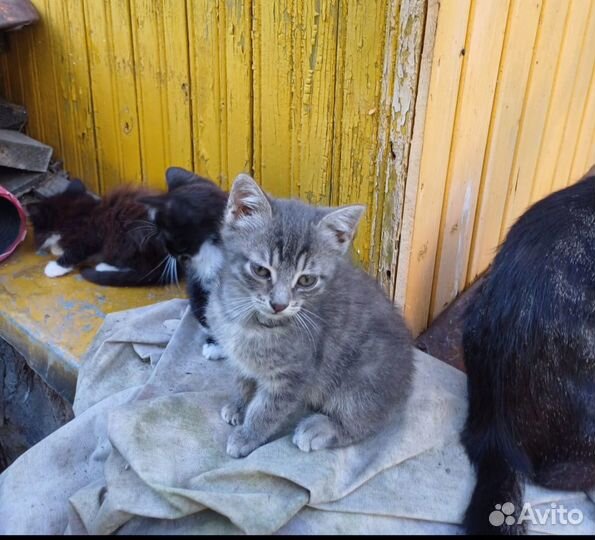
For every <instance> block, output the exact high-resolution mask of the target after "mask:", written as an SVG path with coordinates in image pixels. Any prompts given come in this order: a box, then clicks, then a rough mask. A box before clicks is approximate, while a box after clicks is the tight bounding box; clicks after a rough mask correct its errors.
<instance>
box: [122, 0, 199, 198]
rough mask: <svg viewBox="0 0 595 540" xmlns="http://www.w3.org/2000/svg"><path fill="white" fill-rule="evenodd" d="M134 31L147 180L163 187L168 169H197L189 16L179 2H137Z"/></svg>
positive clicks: (132, 10)
mask: <svg viewBox="0 0 595 540" xmlns="http://www.w3.org/2000/svg"><path fill="white" fill-rule="evenodd" d="M131 27H132V40H133V52H134V66H135V71H134V74H135V82H136V87H137V89H138V91H137V104H138V119H139V135H140V149H141V159H142V176H143V180H144V182H145V183H146V184H148V185H151V186H153V187H156V188H163V187H164V185H165V181H164V171H165V170H166V168H167V167H168V166H170V165H177V166H181V167H188V168H191V167H192V145H191V137H190V125H189V122H188V119H189V118H190V80H189V76H188V41H187V40H188V36H187V32H186V13H185V10H183V9H180V3H179V2H178V1H176V0H162V1H160V2H154V1H152V0H135V1H134V2H132V3H131Z"/></svg>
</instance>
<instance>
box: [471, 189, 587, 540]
mask: <svg viewBox="0 0 595 540" xmlns="http://www.w3.org/2000/svg"><path fill="white" fill-rule="evenodd" d="M463 348H464V354H465V365H466V367H467V373H468V389H469V413H468V418H467V422H466V425H465V429H464V432H463V434H462V442H463V444H464V446H465V449H466V451H467V454H468V455H469V458H470V460H471V462H472V463H473V465H474V466H475V468H476V471H477V485H476V486H475V491H474V492H473V496H472V499H471V502H470V504H469V507H468V508H467V512H466V515H465V521H464V523H465V527H466V530H467V532H469V533H476V534H477V533H479V534H481V533H491V534H494V533H500V534H519V533H522V532H524V531H525V527H524V524H523V523H521V524H519V523H517V521H518V517H519V513H520V511H521V510H522V505H523V501H522V499H523V481H524V479H529V480H531V481H533V482H535V483H537V484H540V485H542V486H545V487H547V488H552V489H565V490H587V489H590V488H593V487H595V177H590V178H586V179H584V180H582V181H580V182H578V183H577V184H575V185H573V186H570V187H568V188H566V189H563V190H561V191H558V192H557V193H554V194H552V195H550V196H548V197H547V198H545V199H543V200H542V201H540V202H538V203H536V204H535V205H534V206H533V207H531V208H530V209H529V210H528V211H527V212H526V213H525V214H524V215H523V216H521V217H520V219H519V220H518V221H517V222H516V224H515V225H514V226H513V227H512V228H511V229H510V232H509V233H508V236H507V238H506V241H505V242H504V244H503V245H502V247H501V249H500V250H499V253H498V255H497V256H496V259H495V261H494V264H493V267H492V268H491V270H490V271H489V274H488V277H487V279H486V281H485V283H484V284H483V286H482V287H481V288H480V290H479V291H478V292H477V295H476V296H475V297H474V299H473V300H472V304H471V305H470V307H469V309H468V312H467V314H466V321H465V328H464V334H463ZM507 502H509V503H512V504H513V505H514V509H515V511H514V513H513V517H514V518H515V523H514V524H512V525H508V524H506V523H503V524H502V525H501V526H492V525H490V523H489V520H488V516H489V515H490V513H491V512H493V511H494V509H495V506H496V505H502V504H504V503H507Z"/></svg>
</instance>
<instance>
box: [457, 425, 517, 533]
mask: <svg viewBox="0 0 595 540" xmlns="http://www.w3.org/2000/svg"><path fill="white" fill-rule="evenodd" d="M493 435H494V434H493V433H492V434H491V436H490V435H487V436H485V437H484V439H483V440H478V439H477V437H474V436H473V435H471V434H470V433H469V431H468V430H465V431H464V432H463V436H462V442H463V445H464V446H465V449H466V450H467V454H468V455H469V458H470V460H471V462H472V463H473V465H474V467H475V471H476V476H477V480H476V484H475V489H474V490H473V495H472V496H471V502H470V503H469V506H468V507H467V510H466V512H465V517H464V520H463V525H464V527H465V531H466V533H467V534H479V535H492V534H496V535H514V534H524V533H525V524H524V523H519V516H520V514H521V511H522V507H523V486H524V478H523V474H522V473H521V472H520V471H521V470H523V469H525V468H526V464H525V463H522V462H523V461H524V460H525V457H524V456H523V455H522V452H521V453H517V452H515V451H514V450H512V452H511V451H510V450H511V449H508V450H506V449H504V448H502V447H501V445H500V444H498V442H497V440H495V438H494V437H493ZM500 442H502V440H500ZM511 454H512V455H511ZM514 454H517V456H516V457H517V458H518V459H520V460H521V463H516V459H515V456H514Z"/></svg>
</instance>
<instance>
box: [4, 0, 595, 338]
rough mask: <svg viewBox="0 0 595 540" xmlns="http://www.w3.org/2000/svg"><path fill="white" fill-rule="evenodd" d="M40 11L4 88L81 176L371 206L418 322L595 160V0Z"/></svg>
mask: <svg viewBox="0 0 595 540" xmlns="http://www.w3.org/2000/svg"><path fill="white" fill-rule="evenodd" d="M34 3H35V5H36V7H37V8H38V10H39V12H40V14H41V22H40V23H38V24H36V25H34V26H32V27H30V28H26V29H23V30H20V31H18V32H16V33H13V34H11V35H10V38H9V43H8V45H9V48H8V49H9V50H8V51H7V52H6V53H4V54H3V55H2V56H1V60H0V75H1V77H2V90H3V93H4V95H5V97H7V98H8V99H10V100H12V101H14V102H17V103H22V104H24V105H26V106H27V109H28V111H29V116H30V120H29V125H28V128H27V129H28V132H29V134H31V135H32V136H33V137H36V138H38V139H40V140H42V141H44V142H46V143H48V144H51V145H52V146H53V147H54V148H55V151H56V155H57V156H58V157H59V158H60V159H62V160H63V162H64V165H65V168H66V169H67V170H69V171H70V172H71V173H72V174H73V175H76V176H80V177H81V178H83V179H84V180H85V181H86V182H87V183H88V185H89V186H91V187H92V188H94V189H96V190H98V191H100V192H105V191H106V190H107V189H110V188H112V187H114V186H117V185H119V184H121V183H123V182H134V183H143V184H146V185H150V186H155V187H163V185H164V179H163V173H164V171H165V169H166V168H167V167H168V166H170V165H179V166H184V167H188V168H193V169H194V170H196V171H197V172H199V173H201V174H203V175H206V176H209V177H211V178H213V179H214V180H216V181H217V182H219V183H220V184H221V185H222V186H223V187H227V186H229V182H230V180H231V179H233V177H234V176H235V175H236V174H237V173H239V172H241V171H245V172H250V173H252V174H254V175H255V177H256V178H257V180H258V181H259V182H261V184H262V185H263V186H264V187H265V188H266V189H267V190H269V191H270V192H271V193H273V194H274V195H277V196H296V197H301V198H303V199H305V200H307V201H309V202H312V203H316V204H334V205H336V204H344V203H349V202H356V201H357V202H363V203H366V204H367V205H368V211H367V213H366V217H365V219H364V221H363V223H362V226H361V228H360V232H359V234H358V238H357V242H356V250H357V252H358V255H359V258H360V260H361V261H362V263H363V264H364V265H365V267H366V268H367V269H368V270H370V271H371V272H372V273H373V274H375V275H376V276H377V277H378V279H379V280H380V282H381V283H382V284H383V285H384V286H385V288H386V289H387V291H388V292H389V294H390V295H391V296H392V297H393V298H394V299H395V301H396V302H397V303H398V304H401V305H403V306H404V310H405V314H406V316H407V319H408V321H409V323H410V326H411V327H412V329H413V330H414V331H415V332H416V333H417V332H419V331H421V330H422V329H423V328H425V326H426V325H427V323H428V322H429V321H431V320H432V319H433V318H434V317H435V316H436V315H438V314H439V313H440V312H441V311H442V309H443V308H444V307H445V306H446V305H448V303H450V302H451V301H452V300H453V299H454V298H455V297H456V296H457V294H458V293H459V292H460V291H461V290H463V289H464V288H465V287H466V286H467V285H468V284H470V283H471V282H472V281H473V280H474V279H475V277H476V276H477V275H478V274H479V273H481V272H482V271H483V270H484V269H485V268H486V266H487V265H488V264H489V262H490V260H491V258H492V256H493V253H494V250H495V248H496V246H497V244H498V242H500V241H501V240H502V238H503V236H504V235H505V233H506V230H507V229H508V227H509V226H510V224H511V223H512V222H513V220H514V219H515V218H516V217H517V216H518V215H519V214H520V213H521V212H522V211H523V210H524V209H525V208H526V207H527V205H528V204H530V203H531V202H532V201H534V200H536V199H538V198H540V197H542V196H543V195H545V194H546V193H548V192H550V191H552V190H553V189H555V188H558V187H561V186H563V185H566V183H568V182H569V181H572V180H575V179H577V178H578V177H579V176H580V175H581V174H582V173H583V172H584V171H585V170H586V168H587V165H588V164H590V163H591V162H592V161H594V160H595V140H594V137H593V133H594V131H595V81H594V80H593V71H594V65H595V5H594V4H595V0H442V1H441V2H438V1H437V0H34ZM422 48H423V52H422Z"/></svg>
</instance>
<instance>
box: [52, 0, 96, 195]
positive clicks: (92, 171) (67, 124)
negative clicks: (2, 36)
mask: <svg viewBox="0 0 595 540" xmlns="http://www.w3.org/2000/svg"><path fill="white" fill-rule="evenodd" d="M48 8H49V14H50V16H51V18H52V20H53V21H54V24H55V25H54V38H55V39H54V43H53V55H54V57H55V58H56V71H55V81H56V82H55V84H56V87H57V91H58V114H59V115H60V127H61V137H62V148H61V157H62V160H63V162H64V167H65V168H66V169H67V170H68V171H69V172H70V173H71V175H72V176H75V177H80V178H82V179H83V180H84V182H85V184H86V185H87V186H88V187H89V188H90V189H92V190H93V191H98V190H99V180H98V169H97V145H96V141H95V126H94V120H93V98H92V94H91V78H90V73H89V59H88V54H87V39H86V31H87V29H86V24H85V14H84V9H83V3H82V2H73V1H70V2H51V1H50V2H48Z"/></svg>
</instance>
